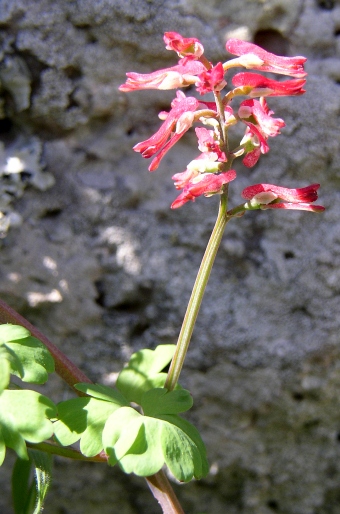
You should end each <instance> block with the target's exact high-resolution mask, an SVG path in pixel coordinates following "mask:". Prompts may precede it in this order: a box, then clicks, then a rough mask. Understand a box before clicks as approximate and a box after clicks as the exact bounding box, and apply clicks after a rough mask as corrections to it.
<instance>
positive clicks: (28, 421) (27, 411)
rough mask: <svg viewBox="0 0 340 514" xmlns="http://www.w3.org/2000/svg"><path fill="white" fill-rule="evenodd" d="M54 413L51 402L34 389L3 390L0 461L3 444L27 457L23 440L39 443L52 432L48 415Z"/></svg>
mask: <svg viewBox="0 0 340 514" xmlns="http://www.w3.org/2000/svg"><path fill="white" fill-rule="evenodd" d="M55 416H56V407H55V405H54V403H53V402H52V401H51V400H49V399H48V398H46V396H43V395H42V394H40V393H37V392H35V391H23V390H19V391H12V390H5V391H3V392H2V394H1V395H0V456H1V459H0V464H2V462H3V459H4V457H5V450H4V447H5V446H7V447H9V448H12V449H13V450H14V451H15V452H16V453H17V455H18V457H20V458H22V459H27V458H28V455H27V449H26V444H25V441H29V442H31V443H40V442H42V441H44V440H45V439H49V438H50V437H51V436H52V434H53V425H52V423H51V421H50V419H49V418H53V417H55Z"/></svg>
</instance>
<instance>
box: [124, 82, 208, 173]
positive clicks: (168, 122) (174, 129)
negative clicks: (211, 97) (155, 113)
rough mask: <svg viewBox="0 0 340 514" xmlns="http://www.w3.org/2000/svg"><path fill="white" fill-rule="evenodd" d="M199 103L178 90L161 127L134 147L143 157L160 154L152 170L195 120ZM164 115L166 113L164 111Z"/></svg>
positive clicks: (153, 162) (153, 163)
mask: <svg viewBox="0 0 340 514" xmlns="http://www.w3.org/2000/svg"><path fill="white" fill-rule="evenodd" d="M198 105H199V102H198V100H196V98H194V97H191V96H188V97H186V96H185V94H184V93H182V91H177V96H176V98H175V99H174V100H173V101H172V103H171V107H172V109H171V111H170V112H169V113H168V114H167V116H166V119H165V121H164V123H163V124H162V125H161V127H160V129H159V130H158V131H157V132H156V133H155V134H154V135H153V136H151V137H150V138H149V139H146V140H145V141H142V142H141V143H138V144H136V145H135V146H134V147H133V149H134V150H135V152H140V153H141V154H142V156H143V157H145V158H149V157H152V156H153V155H155V154H156V153H157V152H159V154H158V155H157V157H155V159H154V160H153V161H152V163H151V164H150V166H149V170H150V171H154V170H156V169H157V168H158V166H159V163H160V161H161V159H162V158H163V156H164V155H165V154H166V152H167V151H168V150H169V149H170V148H171V147H172V146H173V145H174V144H175V143H177V141H179V139H180V138H181V137H182V136H183V134H185V132H186V131H187V130H189V128H190V127H191V126H192V124H193V122H194V112H195V111H196V109H197V107H198ZM162 115H164V113H162Z"/></svg>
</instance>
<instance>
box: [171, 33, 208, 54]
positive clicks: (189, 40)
mask: <svg viewBox="0 0 340 514" xmlns="http://www.w3.org/2000/svg"><path fill="white" fill-rule="evenodd" d="M163 39H164V42H165V44H166V47H165V48H166V49H167V50H174V51H175V52H177V54H178V55H179V56H180V57H192V58H195V59H198V58H199V57H201V55H202V54H203V52H204V48H203V45H202V43H201V42H200V41H199V40H198V39H196V38H194V37H182V36H181V35H180V34H178V33H177V32H165V34H164V37H163Z"/></svg>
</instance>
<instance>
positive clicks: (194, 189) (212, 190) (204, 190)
mask: <svg viewBox="0 0 340 514" xmlns="http://www.w3.org/2000/svg"><path fill="white" fill-rule="evenodd" d="M235 178H236V172H235V170H229V171H225V172H223V173H219V174H215V173H201V174H199V175H197V176H195V177H194V178H192V179H191V180H189V181H188V182H187V183H186V185H185V186H184V188H183V191H182V193H181V194H180V195H179V196H178V197H177V198H176V200H175V201H174V202H173V203H172V204H171V209H177V208H178V207H182V205H184V204H185V203H187V202H189V201H190V200H191V201H193V202H194V201H195V199H196V198H197V197H198V196H202V195H204V196H211V195H214V194H217V193H221V192H222V190H223V186H224V185H225V184H227V183H228V182H231V181H232V180H234V179H235Z"/></svg>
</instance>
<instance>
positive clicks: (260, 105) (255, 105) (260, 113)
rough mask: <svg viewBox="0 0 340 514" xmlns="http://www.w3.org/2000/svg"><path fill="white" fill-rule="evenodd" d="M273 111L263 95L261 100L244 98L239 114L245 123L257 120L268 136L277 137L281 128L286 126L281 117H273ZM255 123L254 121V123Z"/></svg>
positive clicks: (257, 123) (261, 129)
mask: <svg viewBox="0 0 340 514" xmlns="http://www.w3.org/2000/svg"><path fill="white" fill-rule="evenodd" d="M272 114H274V112H273V111H271V110H269V107H268V104H267V102H266V100H265V99H264V98H263V97H262V98H261V99H260V101H259V100H253V99H251V100H244V101H243V102H241V104H240V108H239V110H238V115H239V116H240V118H241V119H242V121H244V122H245V123H251V122H252V121H251V120H255V122H256V125H257V126H258V128H259V130H260V131H261V132H262V134H263V135H264V136H266V137H269V136H270V137H275V136H277V135H278V134H280V128H282V127H284V126H285V122H284V121H283V120H282V119H281V118H272V117H271V115H272ZM253 124H254V123H253Z"/></svg>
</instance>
